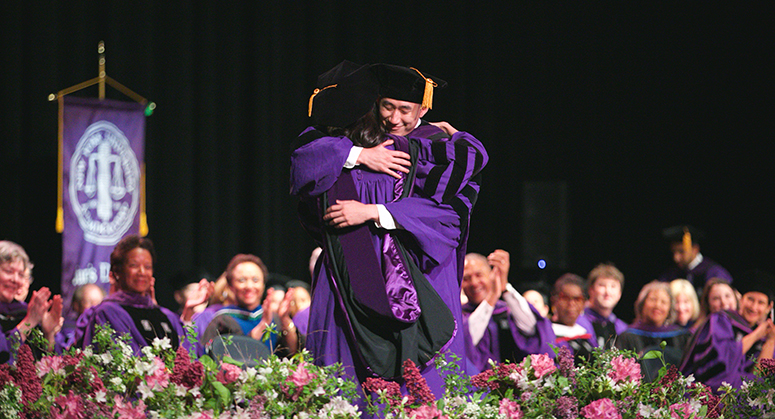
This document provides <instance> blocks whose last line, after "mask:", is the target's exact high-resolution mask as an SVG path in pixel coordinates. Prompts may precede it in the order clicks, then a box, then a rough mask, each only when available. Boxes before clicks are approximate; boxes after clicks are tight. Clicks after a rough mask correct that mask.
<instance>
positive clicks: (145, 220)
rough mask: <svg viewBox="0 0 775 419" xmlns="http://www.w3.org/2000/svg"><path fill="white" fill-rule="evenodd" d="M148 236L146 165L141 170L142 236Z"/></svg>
mask: <svg viewBox="0 0 775 419" xmlns="http://www.w3.org/2000/svg"><path fill="white" fill-rule="evenodd" d="M147 235H148V216H147V215H146V212H145V163H143V166H142V167H141V168H140V236H141V237H145V236H147Z"/></svg>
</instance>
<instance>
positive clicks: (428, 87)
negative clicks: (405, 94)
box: [409, 67, 438, 109]
mask: <svg viewBox="0 0 775 419" xmlns="http://www.w3.org/2000/svg"><path fill="white" fill-rule="evenodd" d="M409 68H411V69H412V70H414V71H416V72H417V74H419V75H420V77H422V78H424V79H425V91H423V94H422V107H423V108H428V109H432V108H433V88H434V87H438V84H436V82H434V81H433V80H431V79H429V78H428V77H425V76H424V75H423V74H422V73H421V72H420V70H418V69H416V68H414V67H409Z"/></svg>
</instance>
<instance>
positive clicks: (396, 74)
mask: <svg viewBox="0 0 775 419" xmlns="http://www.w3.org/2000/svg"><path fill="white" fill-rule="evenodd" d="M371 68H372V69H373V70H374V72H375V73H376V74H377V77H378V78H379V84H380V88H379V94H380V96H382V97H387V98H391V99H396V100H404V101H407V102H413V103H419V104H421V105H422V106H423V107H426V108H428V109H431V107H432V106H433V89H434V88H435V87H437V88H444V87H446V86H447V82H445V81H444V80H441V79H439V78H437V77H434V76H431V75H430V74H428V73H423V72H420V70H418V69H416V68H414V67H401V66H397V65H390V64H374V65H372V66H371Z"/></svg>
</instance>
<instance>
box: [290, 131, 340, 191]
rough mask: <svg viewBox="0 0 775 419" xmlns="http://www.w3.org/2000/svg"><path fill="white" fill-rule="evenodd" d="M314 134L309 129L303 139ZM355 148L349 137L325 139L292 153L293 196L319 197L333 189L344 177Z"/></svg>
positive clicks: (318, 139) (315, 141)
mask: <svg viewBox="0 0 775 419" xmlns="http://www.w3.org/2000/svg"><path fill="white" fill-rule="evenodd" d="M313 130H314V128H308V129H306V130H305V131H304V132H303V133H302V135H305V134H308V133H310V132H312V131H313ZM321 135H322V134H321ZM352 147H353V143H352V141H350V140H349V139H348V138H346V137H326V136H322V137H320V138H317V139H315V140H314V141H311V142H309V143H307V144H305V145H303V146H301V147H299V148H298V149H296V150H294V151H293V153H291V195H294V196H301V197H311V196H318V195H320V194H322V193H323V192H325V191H327V190H328V189H330V188H331V186H332V185H333V184H334V182H336V180H337V179H338V178H339V175H340V174H341V173H342V169H343V168H344V163H345V161H346V160H347V156H348V155H349V154H350V150H351V149H352Z"/></svg>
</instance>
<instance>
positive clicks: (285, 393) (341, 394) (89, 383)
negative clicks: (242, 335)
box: [0, 327, 359, 419]
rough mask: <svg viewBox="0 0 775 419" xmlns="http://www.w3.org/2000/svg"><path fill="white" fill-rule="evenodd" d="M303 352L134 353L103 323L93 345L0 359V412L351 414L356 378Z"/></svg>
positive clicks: (164, 347) (21, 351)
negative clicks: (251, 362)
mask: <svg viewBox="0 0 775 419" xmlns="http://www.w3.org/2000/svg"><path fill="white" fill-rule="evenodd" d="M308 359H309V354H308V353H301V354H298V355H296V356H294V357H291V358H287V359H281V358H278V357H270V358H268V359H266V360H264V361H263V362H262V363H261V364H259V365H258V366H257V367H255V368H241V365H240V363H239V362H236V361H234V360H232V359H230V358H228V357H225V358H224V359H223V360H221V361H220V362H216V361H215V360H213V359H212V358H210V357H209V356H203V357H200V358H199V359H194V358H192V357H191V355H190V354H189V353H188V351H187V350H186V349H184V348H183V347H181V348H178V349H177V351H174V350H173V349H172V347H171V346H170V341H169V340H168V339H166V338H164V339H156V340H155V341H154V342H153V345H151V346H147V347H145V348H143V350H142V354H141V355H140V356H136V355H135V354H134V353H133V351H132V349H131V348H130V346H129V345H128V344H127V343H126V339H125V338H117V337H115V336H114V334H113V332H112V330H110V328H108V327H104V328H102V329H100V330H99V331H98V332H97V334H96V336H95V344H94V345H93V346H91V347H88V348H86V349H84V350H80V349H76V350H71V351H69V352H68V353H67V354H65V355H62V356H59V355H49V356H44V357H43V358H42V359H41V360H40V361H37V362H35V361H34V359H33V355H32V352H31V350H30V349H29V347H28V346H27V345H22V346H20V347H19V348H18V351H17V358H16V362H15V364H14V366H12V367H11V366H9V365H7V364H4V365H0V418H14V419H16V418H49V417H50V418H55V419H85V418H95V419H96V418H130V419H139V418H196V419H214V418H220V419H226V418H282V417H285V418H294V417H298V418H310V419H312V418H351V417H353V416H358V415H359V413H358V411H357V407H356V406H355V405H354V404H353V403H352V400H354V397H355V396H354V395H355V384H354V383H352V382H349V381H347V380H344V379H342V378H341V376H342V369H341V367H340V366H330V367H318V366H315V365H312V364H310V363H309V362H308Z"/></svg>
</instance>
